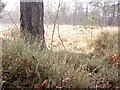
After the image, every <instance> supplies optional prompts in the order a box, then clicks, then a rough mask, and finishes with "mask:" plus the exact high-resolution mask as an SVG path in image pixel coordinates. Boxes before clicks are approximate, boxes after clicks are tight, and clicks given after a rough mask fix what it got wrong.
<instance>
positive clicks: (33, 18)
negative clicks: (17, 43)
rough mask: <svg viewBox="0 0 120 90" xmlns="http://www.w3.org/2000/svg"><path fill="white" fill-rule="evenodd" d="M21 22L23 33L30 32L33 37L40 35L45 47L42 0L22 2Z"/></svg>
mask: <svg viewBox="0 0 120 90" xmlns="http://www.w3.org/2000/svg"><path fill="white" fill-rule="evenodd" d="M20 11H21V17H20V23H21V26H20V28H21V31H22V33H25V32H29V33H30V34H31V35H32V36H33V37H38V38H39V42H40V43H41V48H44V47H45V38H44V26H43V17H44V5H43V1H42V0H41V1H40V2H20Z"/></svg>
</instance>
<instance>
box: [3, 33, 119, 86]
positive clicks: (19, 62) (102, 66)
mask: <svg viewBox="0 0 120 90" xmlns="http://www.w3.org/2000/svg"><path fill="white" fill-rule="evenodd" d="M113 39H114V40H113ZM117 43H118V42H117V36H116V34H114V35H111V36H110V35H109V34H107V33H102V35H101V36H100V37H99V38H97V39H96V40H95V42H94V43H92V46H93V47H94V52H93V53H94V54H93V55H92V54H86V53H73V52H68V51H65V50H63V51H56V52H55V51H54V52H53V51H50V50H41V47H40V45H39V43H37V42H36V41H35V42H34V43H32V44H31V43H29V42H26V41H25V39H24V38H20V37H18V38H17V37H13V38H12V39H4V40H3V56H2V59H3V62H2V67H3V75H2V76H3V77H2V79H3V80H2V81H3V87H11V88H12V87H17V88H24V87H29V88H41V87H45V88H118V87H119V82H120V81H119V75H118V64H119V63H117V64H116V63H114V62H112V63H111V62H110V60H111V59H110V57H109V56H110V55H112V54H114V53H116V52H118V51H117V50H118V48H117V46H116V45H117ZM102 45H104V47H102ZM98 49H100V50H98ZM91 55H92V57H91Z"/></svg>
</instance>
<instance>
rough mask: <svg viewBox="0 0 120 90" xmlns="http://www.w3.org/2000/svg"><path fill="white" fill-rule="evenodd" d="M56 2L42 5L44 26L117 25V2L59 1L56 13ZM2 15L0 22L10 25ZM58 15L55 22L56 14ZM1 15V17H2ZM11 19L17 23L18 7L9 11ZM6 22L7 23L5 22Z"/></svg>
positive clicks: (90, 0) (6, 17)
mask: <svg viewBox="0 0 120 90" xmlns="http://www.w3.org/2000/svg"><path fill="white" fill-rule="evenodd" d="M57 3H58V2H55V0H50V1H48V2H45V3H44V7H45V10H44V23H45V24H53V23H56V24H58V23H59V24H72V25H98V26H117V25H118V14H119V12H118V8H119V1H118V0H112V1H109V0H106V1H105V0H98V1H95V0H89V2H81V0H73V2H63V1H60V7H59V11H58V8H57V7H58V4H57ZM6 12H7V11H4V12H3V13H2V14H3V16H4V17H2V20H1V21H0V22H2V23H3V22H5V23H11V20H10V19H9V16H8V15H4V14H5V13H6ZM57 13H58V18H57V22H55V20H56V14H57ZM2 14H1V15H2ZM10 14H11V17H13V20H14V21H15V22H16V23H19V17H20V10H19V5H18V7H16V8H15V9H14V10H13V11H11V13H10ZM6 20H7V21H6Z"/></svg>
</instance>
